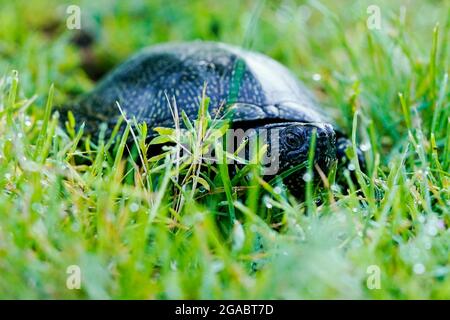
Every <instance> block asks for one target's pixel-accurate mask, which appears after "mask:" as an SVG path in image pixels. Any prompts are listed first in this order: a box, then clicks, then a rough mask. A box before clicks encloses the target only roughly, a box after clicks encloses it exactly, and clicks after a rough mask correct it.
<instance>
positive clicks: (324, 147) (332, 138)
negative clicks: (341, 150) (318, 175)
mask: <svg viewBox="0 0 450 320" xmlns="http://www.w3.org/2000/svg"><path fill="white" fill-rule="evenodd" d="M316 140H317V141H316V160H317V163H318V164H319V166H320V167H321V168H322V169H323V170H328V169H329V168H330V166H331V164H332V163H333V162H334V160H335V159H336V134H335V132H334V130H333V127H332V126H331V125H328V124H325V125H323V126H322V127H318V128H317V138H316Z"/></svg>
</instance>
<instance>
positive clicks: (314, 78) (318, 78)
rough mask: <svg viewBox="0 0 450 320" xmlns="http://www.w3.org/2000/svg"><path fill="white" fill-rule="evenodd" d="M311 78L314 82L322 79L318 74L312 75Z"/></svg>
mask: <svg viewBox="0 0 450 320" xmlns="http://www.w3.org/2000/svg"><path fill="white" fill-rule="evenodd" d="M312 78H313V80H314V81H320V80H321V79H322V76H321V75H320V74H319V73H314V74H313V76H312Z"/></svg>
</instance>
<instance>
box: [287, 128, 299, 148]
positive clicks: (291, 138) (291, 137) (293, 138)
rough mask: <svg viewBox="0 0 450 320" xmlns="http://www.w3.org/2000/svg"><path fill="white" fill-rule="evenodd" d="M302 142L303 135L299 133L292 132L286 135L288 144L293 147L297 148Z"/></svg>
mask: <svg viewBox="0 0 450 320" xmlns="http://www.w3.org/2000/svg"><path fill="white" fill-rule="evenodd" d="M301 143H302V137H301V136H300V135H298V134H295V133H292V132H290V133H289V134H287V135H286V144H287V145H288V146H289V147H291V148H292V149H297V148H299V147H300V145H301Z"/></svg>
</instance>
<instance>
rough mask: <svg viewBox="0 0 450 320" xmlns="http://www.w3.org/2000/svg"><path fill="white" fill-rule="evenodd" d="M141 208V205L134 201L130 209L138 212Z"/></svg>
mask: <svg viewBox="0 0 450 320" xmlns="http://www.w3.org/2000/svg"><path fill="white" fill-rule="evenodd" d="M138 210H139V205H138V204H137V203H136V202H133V203H132V204H130V211H131V212H137V211H138Z"/></svg>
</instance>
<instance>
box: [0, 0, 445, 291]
mask: <svg viewBox="0 0 450 320" xmlns="http://www.w3.org/2000/svg"><path fill="white" fill-rule="evenodd" d="M73 4H75V5H78V6H79V7H80V9H81V14H82V20H81V27H82V29H81V31H78V30H68V29H67V27H66V19H67V17H68V14H67V13H66V9H67V7H68V6H69V5H73ZM369 5H377V6H379V8H380V13H381V29H380V30H369V29H368V28H367V25H366V21H367V18H368V17H369V14H368V13H367V8H368V6H369ZM449 16H450V6H449V4H448V1H438V0H429V1H412V0H411V1H339V2H338V1H315V0H312V1H305V2H302V1H265V2H258V1H226V2H225V1H224V2H219V1H209V0H206V1H205V0H203V1H179V0H176V1H159V0H152V1H138V0H133V1H70V2H65V1H20V0H19V1H6V0H0V75H2V76H4V77H3V78H2V80H0V87H1V89H2V95H1V96H0V132H1V136H0V187H1V189H2V190H3V191H2V193H1V195H0V297H1V298H287V299H291V298H400V299H405V298H439V299H443V298H449V297H450V275H449V272H450V267H449V245H450V240H449V239H450V237H449V235H450V234H449V229H448V225H449V222H450V218H449V207H450V203H449V201H450V198H449V173H448V172H449V170H448V169H449V166H448V164H449V158H450V157H449V148H448V146H449V139H450V138H449V137H450V134H449V100H448V98H449V90H448V86H447V77H448V76H447V74H448V68H449V49H448V43H449V40H450V39H449V37H450V35H449V30H450V28H449V24H450V19H449ZM84 33H87V34H89V35H90V36H92V43H91V44H89V45H88V46H85V47H80V45H77V44H76V43H77V41H78V43H79V42H80V41H81V40H83V39H85V38H83V37H86V35H85V34H84ZM77 39H78V40H77ZM194 39H203V40H214V41H223V42H227V43H232V44H237V45H241V46H244V47H246V48H250V49H252V50H257V51H260V52H263V53H265V54H267V55H269V56H272V57H273V58H275V59H277V60H279V61H281V62H282V63H284V64H285V65H287V66H288V67H289V68H290V69H291V70H292V71H293V72H294V73H295V74H296V75H298V77H299V78H300V79H302V80H303V81H304V82H305V83H306V84H307V85H308V86H309V87H310V88H311V89H312V90H313V91H314V92H315V94H316V96H317V97H318V98H319V100H320V101H321V102H322V103H323V105H324V107H325V108H327V110H329V112H330V113H332V114H333V116H334V117H335V119H336V121H337V122H338V123H339V124H340V125H341V126H342V127H343V128H344V130H345V131H346V132H347V133H349V134H351V132H352V125H353V116H354V112H355V110H358V112H359V113H360V114H361V117H360V122H359V126H358V128H359V129H358V132H357V133H358V140H359V141H360V142H361V143H363V144H365V145H366V146H367V148H366V157H367V158H368V162H369V169H370V179H371V181H372V182H374V183H375V182H376V183H378V184H379V185H381V188H382V189H383V191H384V192H383V195H382V198H381V199H377V198H376V197H375V196H374V194H373V193H372V194H371V193H370V192H368V191H367V192H366V191H364V190H363V195H362V196H361V195H359V194H358V193H357V192H356V189H359V188H362V187H361V186H355V190H352V192H351V193H350V194H349V195H344V194H342V193H341V192H340V191H335V190H328V192H329V194H331V195H332V198H333V201H331V202H325V203H324V204H323V205H321V206H319V207H314V211H313V213H311V212H310V213H309V214H306V210H305V206H304V205H303V204H301V203H297V202H296V201H295V200H294V199H292V198H290V197H289V196H288V195H284V194H283V195H281V196H280V195H278V194H276V192H275V193H274V192H273V190H272V192H270V191H269V196H267V195H266V196H263V193H262V192H260V191H257V193H256V194H257V195H258V196H259V198H258V199H259V200H258V202H257V204H249V203H245V204H244V203H241V202H240V201H239V195H238V193H237V192H233V197H234V202H233V203H231V206H234V207H236V210H237V211H238V212H240V213H241V214H242V216H241V218H240V222H241V223H240V224H239V225H238V226H235V228H234V229H233V230H231V234H230V238H229V239H228V238H226V237H225V238H223V237H224V236H223V234H222V233H221V232H220V231H219V230H218V229H217V225H216V222H215V220H216V216H218V215H219V216H220V215H224V214H227V210H228V209H227V208H228V206H227V205H230V199H228V198H226V197H225V195H224V192H223V191H222V192H218V193H212V194H206V196H205V195H204V194H203V193H202V191H201V190H199V191H198V193H195V194H196V195H202V198H201V199H200V200H195V201H194V199H186V203H185V205H184V207H183V209H182V210H180V211H179V212H172V211H171V209H170V208H171V207H173V206H172V205H173V203H174V202H175V200H174V198H170V197H171V195H172V196H173V194H172V193H170V192H167V196H163V198H162V199H161V203H160V205H159V206H158V207H156V209H155V205H154V202H151V201H150V202H149V201H147V199H148V197H150V198H152V199H153V198H155V199H158V195H159V194H165V191H166V190H167V188H171V187H173V186H172V185H171V184H170V183H171V182H170V183H169V187H167V186H166V189H165V188H164V184H163V182H164V179H163V178H162V177H164V172H163V173H160V174H159V175H160V176H161V178H160V179H158V178H157V177H156V178H155V181H156V182H155V184H156V185H155V188H154V189H153V190H151V192H149V191H148V190H147V188H145V187H143V186H141V185H139V184H138V183H135V184H132V185H129V184H122V183H121V181H122V176H120V174H119V175H117V174H116V173H115V172H116V171H117V167H116V166H113V165H114V164H116V163H115V162H114V161H113V160H114V158H113V159H112V160H111V156H108V155H105V154H107V153H108V150H102V149H98V148H97V149H96V148H94V149H90V148H89V146H87V145H83V144H82V143H79V141H78V140H77V137H75V136H71V135H70V134H69V135H67V134H65V133H64V131H63V130H62V128H61V127H58V125H57V119H56V118H54V117H53V118H50V117H49V115H47V114H46V112H45V111H46V110H48V108H46V104H47V101H48V99H49V94H48V93H49V88H50V86H51V85H52V84H54V97H53V104H55V105H61V104H63V103H64V102H65V101H69V100H70V99H73V98H74V97H76V96H77V95H79V94H81V93H83V92H87V91H88V90H90V89H91V88H93V86H94V85H95V82H96V80H97V79H98V78H99V77H101V75H103V74H104V73H106V72H107V71H108V70H110V69H111V68H112V67H114V66H115V65H117V64H118V63H120V62H121V61H123V60H124V59H126V58H127V57H128V56H129V55H130V54H132V53H134V52H135V51H136V50H138V49H140V48H142V47H145V46H148V45H151V44H154V43H159V42H164V41H185V40H194ZM85 40H86V39H85ZM12 70H17V71H18V75H19V76H18V77H16V75H15V74H12V73H11V72H12ZM15 83H18V89H17V92H16V91H15V89H14V88H15V85H14V84H15ZM399 93H400V94H401V95H400V97H401V98H400V97H399ZM8 110H9V111H8ZM46 119H47V121H46ZM55 119H56V120H55ZM39 141H41V142H39ZM407 145H408V147H406V146H407ZM66 146H73V150H72V149H70V150H67V149H65V147H66ZM99 150H100V151H104V152H105V153H104V154H103V152H99ZM68 151H70V152H72V153H73V154H75V153H77V152H85V153H86V152H87V153H88V154H89V159H90V160H92V163H93V165H91V166H90V167H88V168H86V167H85V166H84V167H83V166H77V165H76V164H75V163H74V162H73V159H72V156H70V155H69V156H68V154H67V152H68ZM22 157H23V158H24V159H25V160H23V159H22ZM166 169H167V171H166V172H169V170H170V167H167V168H166ZM155 176H158V174H157V173H155ZM217 183H218V185H220V186H222V187H224V188H225V182H224V181H219V182H217ZM239 183H245V182H239ZM252 185H253V186H255V185H259V187H258V188H260V189H264V186H261V185H260V184H258V182H257V181H256V182H255V181H252V182H251V186H252ZM233 187H237V185H233ZM219 189H220V188H217V190H219ZM222 190H223V189H222ZM233 190H234V189H233ZM258 190H259V189H258ZM194 191H195V190H194ZM203 191H204V190H203ZM196 192H197V191H196ZM268 203H269V205H268ZM273 207H275V208H273ZM275 209H276V210H278V211H279V212H280V214H281V215H282V216H283V227H282V228H281V229H282V230H281V232H275V231H274V230H273V229H271V228H269V226H268V225H267V224H266V223H265V222H264V218H260V217H266V216H267V215H270V214H272V213H273V212H272V211H275ZM152 210H154V211H152ZM278 211H277V212H278ZM149 212H156V215H157V218H158V219H157V220H156V221H151V222H149V221H147V219H146V216H147V215H148V213H149ZM174 216H175V217H176V218H173V217H174ZM169 217H170V218H169ZM146 221H147V222H146ZM171 224H175V226H176V228H178V229H177V230H176V231H174V227H173V225H171ZM256 237H262V240H261V241H263V242H264V243H265V252H263V253H261V252H259V251H258V250H256V251H255V246H254V242H255V238H256ZM230 239H231V240H230ZM233 241H234V242H233ZM236 241H238V242H242V243H243V244H242V245H241V246H238V247H239V249H236V247H234V248H233V246H232V245H231V243H235V242H236ZM261 254H262V255H264V260H263V261H264V263H262V264H263V266H262V267H261V269H260V270H259V271H257V272H254V271H253V270H252V267H251V265H252V263H251V262H252V261H255V259H257V257H259V255H261ZM69 265H79V266H80V267H81V270H82V277H83V281H82V286H81V289H80V290H69V289H68V288H67V287H66V279H67V276H68V275H67V273H66V268H67V267H68V266H69ZM370 265H376V266H378V267H379V268H380V272H381V288H380V289H377V290H370V289H369V288H368V287H367V285H366V281H367V277H368V273H367V267H368V266H370Z"/></svg>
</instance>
